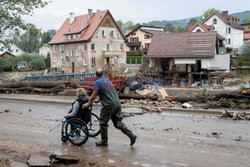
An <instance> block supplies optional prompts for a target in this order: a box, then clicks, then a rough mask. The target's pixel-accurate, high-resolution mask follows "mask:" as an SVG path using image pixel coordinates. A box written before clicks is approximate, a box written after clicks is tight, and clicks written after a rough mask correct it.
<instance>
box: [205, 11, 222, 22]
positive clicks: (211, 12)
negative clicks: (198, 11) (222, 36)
mask: <svg viewBox="0 0 250 167" xmlns="http://www.w3.org/2000/svg"><path fill="white" fill-rule="evenodd" d="M214 12H217V13H220V10H218V9H215V8H212V9H208V10H207V11H205V12H204V13H203V14H202V16H201V22H202V21H203V20H205V19H206V18H208V16H210V15H211V14H213V13H214Z"/></svg>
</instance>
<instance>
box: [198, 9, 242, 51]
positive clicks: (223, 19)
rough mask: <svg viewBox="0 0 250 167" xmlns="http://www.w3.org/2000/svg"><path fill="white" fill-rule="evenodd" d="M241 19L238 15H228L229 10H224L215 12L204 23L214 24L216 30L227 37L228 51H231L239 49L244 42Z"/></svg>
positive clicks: (226, 45)
mask: <svg viewBox="0 0 250 167" xmlns="http://www.w3.org/2000/svg"><path fill="white" fill-rule="evenodd" d="M239 21H240V19H239V18H238V17H235V16H231V15H228V11H223V12H222V13H218V12H214V13H213V14H211V15H210V16H209V17H207V18H206V19H205V20H204V21H203V22H202V25H205V24H206V25H212V26H213V27H214V31H217V33H218V34H220V35H221V36H222V37H223V38H225V43H224V45H225V47H226V51H227V52H231V51H232V50H233V49H239V48H240V47H241V46H242V44H243V34H244V27H243V26H242V25H240V23H239Z"/></svg>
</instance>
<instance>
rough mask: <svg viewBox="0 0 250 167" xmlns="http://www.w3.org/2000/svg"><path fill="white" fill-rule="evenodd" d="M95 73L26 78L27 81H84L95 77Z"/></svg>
mask: <svg viewBox="0 0 250 167" xmlns="http://www.w3.org/2000/svg"><path fill="white" fill-rule="evenodd" d="M95 76H96V73H81V74H58V75H40V76H30V77H26V80H27V81H45V82H46V81H54V82H58V81H63V82H64V81H71V82H76V81H86V78H89V77H95Z"/></svg>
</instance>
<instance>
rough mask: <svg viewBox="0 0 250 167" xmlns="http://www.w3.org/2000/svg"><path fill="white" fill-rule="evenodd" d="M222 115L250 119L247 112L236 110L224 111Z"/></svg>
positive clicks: (236, 118) (233, 118)
mask: <svg viewBox="0 0 250 167" xmlns="http://www.w3.org/2000/svg"><path fill="white" fill-rule="evenodd" d="M222 117H229V118H232V120H250V115H249V114H247V113H246V112H238V111H237V112H234V113H233V114H231V113H229V112H228V111H227V110H224V111H223V112H222Z"/></svg>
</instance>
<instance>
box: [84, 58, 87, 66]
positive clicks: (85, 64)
mask: <svg viewBox="0 0 250 167" xmlns="http://www.w3.org/2000/svg"><path fill="white" fill-rule="evenodd" d="M83 65H84V66H87V58H84V60H83Z"/></svg>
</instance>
